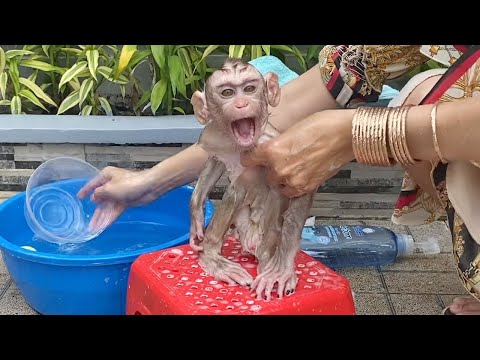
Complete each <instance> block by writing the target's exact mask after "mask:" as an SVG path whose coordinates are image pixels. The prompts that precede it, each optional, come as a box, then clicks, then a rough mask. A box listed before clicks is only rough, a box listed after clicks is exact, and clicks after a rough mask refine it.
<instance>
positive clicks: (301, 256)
mask: <svg viewBox="0 0 480 360" xmlns="http://www.w3.org/2000/svg"><path fill="white" fill-rule="evenodd" d="M240 247H241V246H240V244H239V243H238V242H237V240H236V239H235V238H232V237H228V238H227V239H226V240H225V243H224V246H223V251H222V254H223V255H224V256H226V257H227V258H228V259H230V260H232V261H237V262H239V263H240V264H241V265H242V266H243V267H244V268H245V269H246V270H247V271H248V272H250V274H252V276H255V275H256V268H257V261H256V259H255V257H253V256H252V255H244V254H241V249H240ZM295 263H296V272H297V276H298V285H297V289H296V291H295V292H294V293H293V294H292V295H289V296H284V297H283V298H282V299H278V298H276V296H275V294H273V297H272V299H273V300H271V301H265V300H263V299H261V300H257V299H256V296H255V294H254V293H253V292H250V290H249V289H248V288H245V287H242V286H240V285H236V286H229V285H227V284H226V283H223V282H219V281H216V280H215V279H214V278H213V277H211V276H209V275H208V274H206V273H204V272H203V270H202V268H201V267H200V266H199V264H198V256H197V255H196V254H195V253H194V252H193V251H192V250H191V248H190V246H189V245H183V246H177V247H174V248H168V249H165V250H161V251H156V252H152V253H148V254H143V255H141V256H139V257H138V258H137V259H136V260H135V261H134V263H133V264H132V267H131V270H130V276H129V281H128V290H127V306H126V312H127V315H174V314H177V315H192V314H198V315H215V314H219V315H227V314H230V315H253V314H264V315H267V314H268V315H273V314H278V315H281V314H283V315H288V314H328V315H354V314H355V305H354V301H353V296H352V290H351V288H350V284H349V282H348V280H347V279H345V278H344V277H342V276H340V275H339V274H337V273H336V272H334V271H333V270H331V269H329V268H327V267H326V266H324V265H323V264H321V263H320V262H319V261H317V260H315V259H314V258H312V257H310V256H309V255H307V254H305V253H304V252H303V251H300V252H298V254H297V257H296V259H295Z"/></svg>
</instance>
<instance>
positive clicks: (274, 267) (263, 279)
mask: <svg viewBox="0 0 480 360" xmlns="http://www.w3.org/2000/svg"><path fill="white" fill-rule="evenodd" d="M275 284H277V285H278V287H277V295H278V298H280V299H281V298H282V297H283V295H284V294H285V295H289V294H292V293H293V292H294V291H295V287H296V286H297V275H296V274H295V269H294V268H293V267H288V266H284V265H283V264H282V262H280V261H277V256H276V255H275V256H273V258H272V259H271V260H270V261H269V262H268V263H267V265H266V266H265V269H262V272H261V273H260V274H258V276H257V277H256V278H255V280H254V281H253V283H252V287H251V289H252V291H255V292H256V294H257V299H261V298H262V293H263V292H265V295H264V299H265V300H267V301H270V299H271V294H272V290H273V288H274V286H275Z"/></svg>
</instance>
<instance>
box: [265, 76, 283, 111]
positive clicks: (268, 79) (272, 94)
mask: <svg viewBox="0 0 480 360" xmlns="http://www.w3.org/2000/svg"><path fill="white" fill-rule="evenodd" d="M265 83H266V85H267V91H268V104H269V105H270V106H273V107H275V106H277V105H278V103H279V102H280V86H279V85H278V75H277V74H275V73H272V72H269V73H267V74H265Z"/></svg>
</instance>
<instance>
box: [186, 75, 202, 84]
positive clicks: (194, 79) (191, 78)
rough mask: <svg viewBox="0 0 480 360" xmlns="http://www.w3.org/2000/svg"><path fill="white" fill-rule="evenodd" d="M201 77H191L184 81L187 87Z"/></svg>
mask: <svg viewBox="0 0 480 360" xmlns="http://www.w3.org/2000/svg"><path fill="white" fill-rule="evenodd" d="M200 79H201V77H200V76H199V75H193V76H189V77H187V78H186V79H185V84H186V85H189V84H191V83H192V82H194V81H197V80H200Z"/></svg>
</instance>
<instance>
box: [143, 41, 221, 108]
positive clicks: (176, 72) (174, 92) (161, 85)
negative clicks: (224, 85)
mask: <svg viewBox="0 0 480 360" xmlns="http://www.w3.org/2000/svg"><path fill="white" fill-rule="evenodd" d="M201 48H202V46H201V45H150V46H149V51H150V53H151V56H150V58H149V64H150V69H151V71H152V87H151V89H150V90H148V91H145V92H144V94H143V96H142V98H141V99H140V100H139V102H138V104H137V106H136V111H137V112H138V110H139V109H140V108H141V107H143V106H144V105H145V104H147V102H148V104H147V105H146V106H145V107H144V108H143V110H145V109H146V108H149V107H150V108H151V111H152V113H153V114H157V113H158V110H159V109H160V110H162V111H163V113H166V114H172V113H174V112H177V113H182V114H185V109H187V108H188V107H189V103H188V101H187V100H188V99H189V98H190V97H191V95H192V93H193V92H194V91H195V90H197V89H199V88H200V85H201V80H203V79H205V77H206V76H207V73H210V72H211V71H212V69H209V68H208V67H207V64H206V62H204V61H203V60H204V59H203V58H202V51H201V50H200V49H201ZM143 110H142V111H143Z"/></svg>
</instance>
